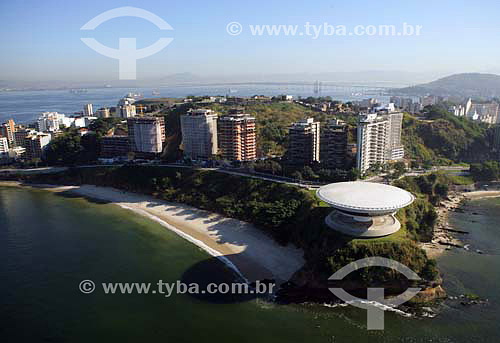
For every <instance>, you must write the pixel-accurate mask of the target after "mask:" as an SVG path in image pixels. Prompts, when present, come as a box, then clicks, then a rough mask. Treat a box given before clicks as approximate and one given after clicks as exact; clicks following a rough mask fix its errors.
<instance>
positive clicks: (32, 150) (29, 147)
mask: <svg viewBox="0 0 500 343" xmlns="http://www.w3.org/2000/svg"><path fill="white" fill-rule="evenodd" d="M51 137H52V136H51V135H50V133H42V132H34V133H32V134H30V135H28V136H26V138H25V139H24V148H25V149H26V152H25V155H26V158H27V159H28V160H32V159H34V158H42V157H43V153H44V150H45V148H46V146H47V145H48V144H49V143H50V140H51Z"/></svg>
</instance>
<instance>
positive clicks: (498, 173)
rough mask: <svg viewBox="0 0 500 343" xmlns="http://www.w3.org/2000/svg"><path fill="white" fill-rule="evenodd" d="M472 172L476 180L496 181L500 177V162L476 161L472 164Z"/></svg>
mask: <svg viewBox="0 0 500 343" xmlns="http://www.w3.org/2000/svg"><path fill="white" fill-rule="evenodd" d="M470 173H471V175H472V178H473V179H474V181H495V180H498V179H500V163H499V162H497V161H486V162H484V163H475V164H472V165H471V166H470Z"/></svg>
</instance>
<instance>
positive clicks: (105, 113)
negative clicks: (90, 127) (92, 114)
mask: <svg viewBox="0 0 500 343" xmlns="http://www.w3.org/2000/svg"><path fill="white" fill-rule="evenodd" d="M96 116H97V117H98V118H109V117H111V113H110V111H109V108H107V107H103V108H100V109H98V110H97V111H96Z"/></svg>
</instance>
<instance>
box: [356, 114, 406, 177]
mask: <svg viewBox="0 0 500 343" xmlns="http://www.w3.org/2000/svg"><path fill="white" fill-rule="evenodd" d="M402 125H403V113H400V112H395V113H388V114H383V115H380V114H377V113H372V114H362V115H360V117H359V121H358V143H357V144H358V149H357V150H358V152H357V153H358V155H357V168H358V169H359V170H360V172H361V174H364V173H365V172H366V171H367V170H368V169H370V168H371V167H373V166H374V165H376V164H379V165H384V164H386V163H387V162H389V161H393V160H400V159H402V158H404V148H403V145H402V143H401V133H402Z"/></svg>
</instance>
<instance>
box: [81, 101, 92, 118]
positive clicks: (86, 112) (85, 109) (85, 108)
mask: <svg viewBox="0 0 500 343" xmlns="http://www.w3.org/2000/svg"><path fill="white" fill-rule="evenodd" d="M83 115H84V116H86V117H92V116H93V115H94V109H93V108H92V104H85V105H84V106H83Z"/></svg>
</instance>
